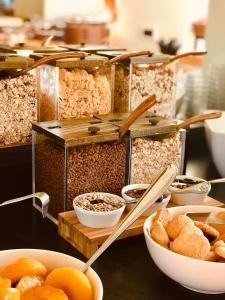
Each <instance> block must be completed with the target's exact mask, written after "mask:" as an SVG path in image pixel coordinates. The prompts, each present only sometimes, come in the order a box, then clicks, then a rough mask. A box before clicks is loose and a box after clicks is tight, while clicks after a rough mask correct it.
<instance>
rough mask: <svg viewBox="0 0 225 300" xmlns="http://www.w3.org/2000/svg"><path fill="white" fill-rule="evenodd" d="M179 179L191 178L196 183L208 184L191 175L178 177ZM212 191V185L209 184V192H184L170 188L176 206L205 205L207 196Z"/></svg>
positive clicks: (172, 200)
mask: <svg viewBox="0 0 225 300" xmlns="http://www.w3.org/2000/svg"><path fill="white" fill-rule="evenodd" d="M176 178H177V179H185V178H189V179H192V180H195V181H202V182H207V181H206V180H204V179H202V178H199V177H194V176H190V175H178V176H177V177H176ZM210 190H211V184H210V183H208V190H207V191H197V190H196V191H186V192H185V191H183V190H182V189H179V188H176V187H172V186H170V192H171V202H173V203H174V204H176V205H201V204H202V205H203V204H204V201H205V200H206V197H207V195H208V194H209V192H210Z"/></svg>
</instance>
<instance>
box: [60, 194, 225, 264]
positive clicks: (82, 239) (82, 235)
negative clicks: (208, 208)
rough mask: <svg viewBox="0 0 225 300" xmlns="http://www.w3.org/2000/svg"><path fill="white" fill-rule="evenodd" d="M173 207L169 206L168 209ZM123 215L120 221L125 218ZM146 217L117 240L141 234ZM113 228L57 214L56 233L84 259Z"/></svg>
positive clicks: (208, 201)
mask: <svg viewBox="0 0 225 300" xmlns="http://www.w3.org/2000/svg"><path fill="white" fill-rule="evenodd" d="M205 205H212V206H224V203H222V202H219V201H217V200H215V199H213V198H210V197H207V199H206V201H205ZM171 206H174V205H172V204H169V207H171ZM126 214H127V213H126V212H125V213H124V214H123V216H122V218H121V220H122V219H123V218H124V217H125V216H126ZM146 218H147V217H140V218H139V219H137V220H136V221H135V222H134V223H133V224H132V225H131V226H130V227H129V228H128V229H127V230H126V231H125V232H124V233H123V234H122V235H121V236H120V237H119V238H118V239H124V238H127V237H131V236H136V235H139V234H142V233H143V224H144V222H145V220H146ZM113 229H114V227H109V228H89V227H86V226H84V225H82V224H80V222H79V221H78V219H77V218H76V216H75V213H74V211H68V212H64V213H60V214H59V227H58V233H59V234H60V235H61V236H62V237H63V238H64V239H65V240H66V241H67V242H69V243H70V244H71V245H72V246H73V247H74V248H76V249H77V250H78V251H79V252H80V253H82V254H83V255H84V256H85V257H87V258H89V257H91V256H92V254H93V253H94V252H95V251H96V250H97V249H98V247H99V246H100V245H101V244H102V243H103V242H104V241H105V240H106V239H107V237H108V236H109V235H110V234H111V232H112V231H113Z"/></svg>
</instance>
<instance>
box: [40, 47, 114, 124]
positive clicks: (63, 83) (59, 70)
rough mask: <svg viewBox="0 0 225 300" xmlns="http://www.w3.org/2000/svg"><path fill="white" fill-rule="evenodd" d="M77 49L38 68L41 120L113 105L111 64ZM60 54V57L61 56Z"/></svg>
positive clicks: (84, 114)
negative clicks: (70, 56)
mask: <svg viewBox="0 0 225 300" xmlns="http://www.w3.org/2000/svg"><path fill="white" fill-rule="evenodd" d="M76 53H77V58H71V59H58V60H55V61H54V62H51V63H46V64H44V65H42V66H41V67H40V68H39V81H38V98H39V99H40V106H39V111H40V118H39V120H40V121H49V120H62V119H70V118H88V117H92V116H93V115H94V114H106V113H109V112H111V109H112V94H113V80H114V72H113V70H114V66H111V65H107V66H105V67H103V66H104V64H105V62H106V60H107V59H106V58H104V57H102V56H97V55H89V54H87V53H86V55H84V53H82V52H80V53H79V52H75V54H76ZM62 58H63V57H62Z"/></svg>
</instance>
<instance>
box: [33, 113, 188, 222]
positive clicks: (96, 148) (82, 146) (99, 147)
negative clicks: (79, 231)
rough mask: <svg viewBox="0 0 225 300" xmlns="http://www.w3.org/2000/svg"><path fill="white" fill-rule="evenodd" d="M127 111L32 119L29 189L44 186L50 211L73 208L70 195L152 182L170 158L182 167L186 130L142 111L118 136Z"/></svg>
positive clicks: (173, 122)
mask: <svg viewBox="0 0 225 300" xmlns="http://www.w3.org/2000/svg"><path fill="white" fill-rule="evenodd" d="M126 117H127V114H116V115H115V114H107V115H104V116H94V117H92V118H86V119H70V120H61V121H48V122H41V123H37V124H34V125H33V175H34V176H33V180H34V181H33V183H34V188H35V189H34V191H45V192H46V193H47V194H49V196H50V199H51V202H50V207H49V213H50V215H51V216H52V217H53V218H55V219H57V214H58V213H59V212H62V211H65V210H71V209H72V208H73V206H72V202H73V199H74V197H75V196H77V195H79V194H83V193H88V192H93V191H101V192H108V193H114V194H118V195H120V194H121V189H122V187H123V186H124V185H126V184H128V183H151V182H152V181H153V180H154V178H155V176H156V175H157V174H158V172H159V170H160V169H162V168H163V167H165V166H167V165H168V164H170V163H174V164H176V165H177V167H178V169H179V171H180V173H182V172H183V168H184V151H185V137H186V131H185V130H183V129H181V130H179V131H176V121H173V120H172V121H171V120H166V119H163V118H154V117H151V116H149V114H145V115H144V116H142V117H140V118H139V119H138V120H137V121H136V122H135V123H134V124H133V125H132V126H131V128H130V130H129V131H128V133H127V135H126V136H125V137H124V138H123V139H122V140H121V139H120V138H119V133H118V129H119V128H120V126H121V124H122V121H123V120H124V119H125V118H126Z"/></svg>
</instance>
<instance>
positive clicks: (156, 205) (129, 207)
mask: <svg viewBox="0 0 225 300" xmlns="http://www.w3.org/2000/svg"><path fill="white" fill-rule="evenodd" d="M148 187H149V184H141V183H140V184H139V183H137V184H130V185H126V186H124V187H123V188H122V191H121V194H122V197H123V199H124V200H125V202H126V201H130V200H134V198H132V197H130V196H128V195H127V194H126V192H127V191H129V190H134V189H147V188H148ZM169 201H170V195H168V196H167V197H164V198H163V201H161V202H155V203H154V204H152V205H151V206H150V207H149V208H148V209H146V211H145V212H144V213H143V214H142V215H143V216H145V217H148V216H150V215H151V214H153V213H154V212H156V211H157V210H159V209H161V208H163V207H166V206H167V205H168V203H169ZM134 206H135V203H132V204H126V210H127V211H130V210H132V209H133V208H134Z"/></svg>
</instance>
